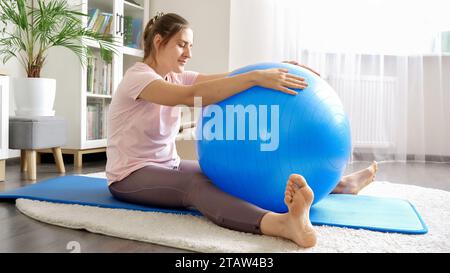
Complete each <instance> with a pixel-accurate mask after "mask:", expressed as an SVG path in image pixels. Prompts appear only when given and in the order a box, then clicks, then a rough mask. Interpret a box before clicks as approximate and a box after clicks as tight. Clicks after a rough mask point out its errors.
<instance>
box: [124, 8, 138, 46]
mask: <svg viewBox="0 0 450 273" xmlns="http://www.w3.org/2000/svg"><path fill="white" fill-rule="evenodd" d="M141 37H142V19H140V18H133V17H132V16H125V17H124V36H123V44H124V45H125V46H128V47H133V48H141V46H140V44H141Z"/></svg>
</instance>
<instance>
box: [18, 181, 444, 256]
mask: <svg viewBox="0 0 450 273" xmlns="http://www.w3.org/2000/svg"><path fill="white" fill-rule="evenodd" d="M89 176H95V177H104V173H97V174H93V175H89ZM360 194H364V195H374V196H380V197H397V198H402V199H407V200H409V201H410V202H411V203H412V204H413V205H414V206H415V207H416V209H417V211H418V212H419V214H420V215H421V216H422V218H423V220H424V221H425V223H426V225H427V226H428V229H429V231H428V233H427V234H424V235H405V234H396V233H381V232H374V231H368V230H355V229H347V228H338V227H326V226H317V227H316V230H317V233H318V242H317V245H316V246H315V247H313V248H309V249H302V248H299V247H297V246H296V245H295V244H294V243H291V242H290V241H287V240H284V239H279V238H275V237H270V236H263V235H254V234H249V233H243V232H237V231H233V230H229V229H225V228H222V227H219V226H216V225H215V224H213V223H212V222H210V221H209V220H207V219H206V218H204V217H199V216H191V215H176V214H167V213H159V212H141V211H131V210H124V209H106V208H98V207H91V206H81V205H67V204H57V203H49V202H41V201H32V200H28V199H18V200H17V201H16V206H17V208H18V209H19V210H20V211H21V212H22V213H24V214H25V215H28V216H29V217H32V218H34V219H36V220H39V221H42V222H45V223H49V224H53V225H58V226H62V227H67V228H73V229H85V230H88V231H90V232H93V233H100V234H105V235H109V236H115V237H120V238H126V239H130V240H138V241H144V242H149V243H154V244H160V245H165V246H170V247H175V248H181V249H187V250H193V251H197V252H450V192H447V191H442V190H436V189H429V188H423V187H417V186H410V185H401V184H394V183H389V182H380V181H376V182H373V183H372V184H371V185H369V186H368V187H366V188H365V189H364V190H363V191H362V192H361V193H360Z"/></svg>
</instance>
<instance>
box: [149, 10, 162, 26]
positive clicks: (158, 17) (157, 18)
mask: <svg viewBox="0 0 450 273" xmlns="http://www.w3.org/2000/svg"><path fill="white" fill-rule="evenodd" d="M163 16H164V13H163V12H160V11H159V12H157V13H156V15H155V16H153V18H152V19H150V22H149V27H152V26H153V25H154V24H155V23H156V22H157V21H158V20H159V19H161V17H163Z"/></svg>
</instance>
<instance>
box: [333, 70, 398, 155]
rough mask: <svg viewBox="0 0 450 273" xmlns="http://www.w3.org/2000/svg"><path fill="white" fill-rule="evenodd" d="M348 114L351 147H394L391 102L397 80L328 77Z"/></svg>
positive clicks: (391, 78)
mask: <svg viewBox="0 0 450 273" xmlns="http://www.w3.org/2000/svg"><path fill="white" fill-rule="evenodd" d="M326 80H327V81H328V83H329V84H330V85H331V86H332V87H333V88H334V89H335V90H336V92H337V94H338V95H339V97H340V98H341V101H342V103H343V105H344V108H345V111H346V112H347V114H348V117H349V120H350V126H351V132H352V144H353V146H354V147H356V148H358V147H360V148H388V147H392V146H393V145H395V142H394V140H395V135H394V133H395V130H394V129H395V123H394V122H395V119H394V118H392V117H393V116H394V115H395V101H396V99H397V98H398V96H397V95H396V92H397V91H398V89H397V85H398V84H397V79H396V78H394V77H377V76H362V77H359V78H350V77H346V76H331V75H330V76H328V77H327V78H326Z"/></svg>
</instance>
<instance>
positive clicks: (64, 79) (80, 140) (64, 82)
mask: <svg viewBox="0 0 450 273" xmlns="http://www.w3.org/2000/svg"><path fill="white" fill-rule="evenodd" d="M132 2H134V3H132ZM149 2H150V1H148V0H133V1H127V0H83V1H82V5H81V6H79V7H80V8H81V11H82V12H83V13H86V14H88V13H89V11H91V13H92V12H93V10H95V9H98V10H99V11H101V12H103V13H105V14H106V15H107V16H111V17H110V18H112V24H111V27H110V33H111V34H112V35H113V36H114V37H115V38H116V39H117V40H118V41H119V43H120V45H119V46H118V48H117V52H118V54H115V55H113V59H112V63H111V65H110V66H109V67H108V66H107V65H106V67H105V66H104V65H103V67H105V69H102V71H103V70H104V71H106V73H111V77H110V79H109V80H108V78H107V79H106V80H105V81H103V80H102V81H101V82H102V83H103V84H106V86H109V90H108V88H107V89H106V90H104V88H100V89H101V90H102V91H105V92H101V91H100V92H99V91H98V90H97V91H94V92H92V90H88V89H95V88H91V87H92V86H93V84H92V80H91V83H90V84H89V85H88V69H92V66H90V68H88V67H85V66H82V65H81V64H80V62H79V60H78V58H77V57H76V56H75V54H73V53H72V52H70V51H68V50H67V49H55V50H52V52H51V53H50V54H49V58H48V62H47V64H46V66H45V67H46V69H45V71H44V72H45V76H48V77H51V78H56V80H57V82H56V89H57V90H56V100H55V111H56V116H61V117H64V118H66V120H67V122H68V127H69V131H68V142H67V145H66V146H65V147H64V148H63V149H62V151H63V153H65V154H73V155H74V158H75V160H74V161H75V162H74V163H75V166H76V167H81V165H82V156H83V154H87V153H95V152H102V151H105V150H106V128H107V126H106V114H107V110H108V106H109V104H110V102H111V99H112V95H113V93H114V91H115V90H116V88H117V86H118V84H119V82H120V81H121V79H122V77H123V74H124V72H125V71H126V70H127V69H128V68H129V67H131V66H132V65H133V64H134V63H135V62H136V61H141V60H142V57H143V56H144V51H143V50H142V49H141V48H138V47H139V45H140V43H137V42H136V43H137V45H136V43H134V46H133V45H131V46H129V45H128V43H125V42H128V41H130V40H133V39H126V40H125V39H124V36H126V34H125V33H126V32H127V31H126V30H125V28H127V26H129V25H130V24H131V25H132V24H135V25H140V26H141V35H140V36H142V35H143V33H142V32H143V30H144V27H145V24H146V23H147V21H148V20H149V10H150V8H149ZM89 21H90V20H89V18H85V19H84V23H85V25H86V26H88V23H89ZM127 22H129V23H128V24H127ZM98 27H99V28H100V29H102V26H100V25H99V26H98ZM107 28H108V27H106V29H107ZM134 29H135V30H136V29H138V28H134ZM135 36H138V35H135ZM128 37H130V36H128ZM130 38H131V37H130ZM134 40H135V41H137V39H134ZM83 42H84V43H86V44H87V45H88V46H90V48H91V49H92V50H93V51H94V52H95V53H99V47H98V44H96V43H92V42H89V41H83ZM92 63H94V62H92ZM99 66H101V65H95V67H97V68H98V67H99ZM97 72H98V71H97ZM97 72H96V73H97ZM91 74H92V73H91ZM97 78H99V77H97ZM88 86H89V87H88ZM88 91H91V92H88ZM106 91H108V92H106ZM42 152H45V151H42Z"/></svg>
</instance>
